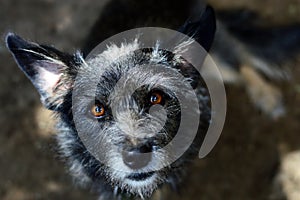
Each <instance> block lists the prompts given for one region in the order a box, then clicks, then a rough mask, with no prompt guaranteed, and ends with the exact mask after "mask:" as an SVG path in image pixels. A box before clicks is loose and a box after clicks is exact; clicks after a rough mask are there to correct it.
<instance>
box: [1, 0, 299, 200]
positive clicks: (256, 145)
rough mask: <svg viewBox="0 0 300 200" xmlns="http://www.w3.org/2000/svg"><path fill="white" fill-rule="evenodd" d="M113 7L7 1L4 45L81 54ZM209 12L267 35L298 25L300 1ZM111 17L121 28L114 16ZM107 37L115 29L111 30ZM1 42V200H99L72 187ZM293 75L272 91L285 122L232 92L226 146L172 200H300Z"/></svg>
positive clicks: (254, 1) (232, 4)
mask: <svg viewBox="0 0 300 200" xmlns="http://www.w3.org/2000/svg"><path fill="white" fill-rule="evenodd" d="M114 1H115V0H101V1H95V0H84V1H71V0H66V1H58V0H0V35H1V36H2V38H3V39H4V36H5V34H6V33H7V32H8V31H13V32H16V33H18V34H19V35H21V36H22V37H24V38H27V39H30V40H32V41H35V42H41V43H46V44H52V45H55V47H56V48H58V49H60V50H64V51H68V52H75V51H76V50H77V49H80V48H81V47H82V46H83V45H84V43H85V41H86V40H87V36H88V35H89V32H90V30H91V28H92V26H93V24H94V23H95V22H96V20H97V18H98V17H99V16H100V15H101V13H103V12H104V11H105V9H107V5H108V4H110V5H112V4H114ZM162 1H163V0H162ZM123 2H126V1H125V0H124V1H123ZM130 2H131V1H130ZM145 2H146V1H145ZM149 2H150V1H148V3H149ZM173 3H174V4H176V3H177V2H176V1H173ZM181 3H182V2H181ZM209 3H210V4H211V5H212V6H213V7H214V8H216V9H217V10H221V9H222V10H223V9H229V10H230V9H240V8H243V9H249V10H251V11H255V12H258V13H259V15H260V16H261V18H262V19H264V23H265V24H266V25H269V26H273V25H274V26H275V25H284V24H294V23H300V1H299V0H285V1H282V0H264V1H261V0H251V1H248V0H210V1H209ZM116 6H118V4H117V5H116ZM145 8H147V7H145ZM161 12H167V11H166V10H163V9H162V10H161ZM106 17H107V18H110V17H111V18H113V17H114V13H113V12H112V13H110V15H106ZM133 20H135V19H133ZM107 21H109V20H107ZM105 27H107V29H109V28H110V27H109V24H108V25H106V26H105ZM111 28H113V27H111ZM109 31H110V30H105V29H104V30H103V32H104V33H106V32H109ZM3 39H2V40H1V41H0V63H1V67H0V127H1V128H0V130H1V131H0V199H3V200H19V199H20V200H23V199H24V200H25V199H74V200H75V199H96V195H95V194H92V193H90V192H89V191H88V190H85V189H82V188H81V187H79V186H76V184H74V183H73V181H72V178H71V177H70V176H69V175H68V173H67V169H65V167H64V163H63V162H62V161H61V160H60V159H59V158H58V157H57V156H56V154H55V148H56V146H55V140H54V139H53V137H54V135H55V130H54V128H53V124H54V119H52V118H51V114H50V112H49V111H47V110H45V109H43V108H42V106H41V104H40V101H39V96H38V94H37V92H36V91H35V89H34V88H33V86H32V85H31V83H30V81H29V80H28V79H27V78H26V77H25V76H24V75H23V73H22V72H21V71H20V70H19V69H18V67H17V65H16V64H15V63H14V61H13V58H12V57H11V55H10V54H9V52H8V51H7V49H6V47H5V43H4V42H3ZM291 70H292V73H291V74H292V75H293V77H292V78H291V80H290V81H286V82H278V83H276V82H275V83H274V84H275V85H276V86H277V87H279V88H280V89H281V90H282V91H283V96H284V103H285V105H286V110H287V113H286V115H285V116H283V117H281V118H279V119H277V120H273V119H270V118H269V117H268V116H266V115H265V114H263V113H261V112H260V111H259V110H257V109H255V108H254V106H253V105H252V104H251V103H250V100H249V97H248V96H247V94H246V91H245V88H244V87H240V86H238V85H228V86H226V90H227V96H228V113H227V119H226V124H225V128H224V131H223V133H222V135H221V138H220V140H219V142H218V143H217V145H216V147H215V148H214V150H213V151H212V152H211V153H210V154H209V156H207V157H206V158H204V159H202V160H196V161H195V164H194V165H192V166H191V168H190V169H189V171H188V176H187V180H185V181H186V182H185V184H184V186H183V187H182V188H180V189H181V192H180V194H179V195H178V194H175V193H173V192H171V191H167V192H166V196H167V198H166V199H178V200H179V199H183V200H188V199H189V200H190V199H201V200H206V199H207V200H219V199H220V200H221V199H222V200H227V199H228V200H248V199H249V200H253V199H257V200H263V199H271V200H284V199H287V200H299V199H300V151H299V149H300V62H295V64H294V67H292V69H291Z"/></svg>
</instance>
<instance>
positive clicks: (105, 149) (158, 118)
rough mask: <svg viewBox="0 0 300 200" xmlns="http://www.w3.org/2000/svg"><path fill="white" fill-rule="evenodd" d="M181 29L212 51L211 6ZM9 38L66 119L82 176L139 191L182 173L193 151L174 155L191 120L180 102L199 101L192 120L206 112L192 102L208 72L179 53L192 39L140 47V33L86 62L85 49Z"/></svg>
mask: <svg viewBox="0 0 300 200" xmlns="http://www.w3.org/2000/svg"><path fill="white" fill-rule="evenodd" d="M181 32H183V33H186V34H188V35H189V36H191V37H192V38H193V39H191V40H190V41H195V40H196V41H197V42H199V43H200V44H201V45H202V46H203V47H204V49H206V50H208V49H209V47H210V46H211V43H212V40H213V37H214V32H215V19H214V15H213V11H212V10H211V9H210V8H208V9H207V10H206V12H205V13H204V14H203V15H202V17H201V18H200V19H198V20H197V21H188V22H187V23H186V24H185V25H184V26H183V27H182V29H181ZM6 41H7V46H8V48H9V49H10V51H11V52H12V54H13V55H14V57H15V60H16V61H17V63H18V65H19V66H20V68H21V69H22V70H23V72H24V73H25V74H26V75H27V76H28V78H29V79H30V80H31V81H32V83H33V85H34V86H35V87H36V88H37V90H38V92H39V93H40V95H41V101H42V102H43V104H44V105H45V107H46V108H48V109H51V110H53V111H54V112H56V113H57V114H58V115H59V116H60V117H61V121H62V122H61V131H62V132H64V134H65V135H64V136H63V137H61V138H63V139H61V141H60V142H61V145H62V148H64V151H66V152H64V153H65V154H66V155H67V156H68V157H70V162H73V164H74V163H76V165H80V169H81V172H82V173H83V174H85V175H87V176H88V177H89V178H90V179H91V180H92V181H94V182H100V181H99V180H98V179H103V180H105V181H106V182H108V183H109V184H110V185H111V186H113V187H115V188H117V190H118V188H120V189H121V190H124V191H126V192H128V193H131V194H134V195H140V196H150V195H151V194H152V192H153V191H154V189H156V188H157V187H158V186H159V185H160V184H161V183H164V182H168V181H169V182H172V179H176V176H174V177H172V173H173V172H174V171H176V170H177V169H178V167H179V165H180V164H181V163H183V162H184V161H185V160H186V158H184V156H187V154H189V153H193V151H190V152H189V151H188V153H186V154H184V155H183V156H182V158H180V159H178V160H177V161H175V160H174V152H173V149H172V145H168V144H169V143H170V141H171V140H172V139H173V138H174V137H175V136H176V134H177V132H178V130H179V129H180V124H181V122H182V121H184V119H183V118H182V115H181V114H182V112H183V109H185V108H183V107H182V103H181V101H182V100H185V101H190V102H189V105H191V104H192V105H196V106H195V107H194V108H195V109H194V110H195V111H191V112H189V113H190V116H189V117H190V118H189V119H193V117H194V115H198V114H199V113H198V112H197V110H199V109H200V112H201V113H202V114H203V113H205V112H203V110H201V109H202V107H203V102H201V101H202V100H203V96H201V97H199V96H198V97H197V98H196V100H197V102H193V99H195V98H193V95H195V93H196V95H197V94H199V95H200V93H201V88H199V87H200V86H199V85H201V84H200V82H201V76H200V74H199V72H198V71H197V70H196V69H195V68H194V67H193V66H192V65H191V64H190V63H189V62H188V61H187V60H185V59H184V58H183V57H181V55H180V52H181V51H187V50H188V48H189V42H190V41H183V42H182V43H181V44H179V45H178V48H177V50H176V49H175V50H176V51H175V52H169V51H167V50H164V49H160V48H159V45H158V44H157V45H156V46H155V47H153V48H141V47H140V43H139V40H138V39H136V40H134V41H132V42H129V43H124V44H123V45H122V46H116V45H111V46H109V47H108V48H107V49H106V50H105V51H104V52H101V53H100V54H99V55H96V56H94V57H93V58H91V59H89V60H86V61H85V60H84V59H83V58H82V56H81V55H80V54H79V53H78V54H75V55H69V54H66V53H62V52H60V51H58V50H56V49H54V48H52V47H49V46H45V45H39V44H35V43H31V42H27V41H25V40H23V39H22V38H20V37H19V36H16V35H14V34H11V33H10V34H8V35H7V39H6ZM193 103H196V104H193ZM199 105H200V106H199ZM198 107H199V109H198ZM196 108H197V109H196ZM206 114H207V113H206ZM186 121H188V120H186ZM188 124H189V123H188V122H187V124H186V125H185V126H188ZM185 130H186V129H185ZM187 132H188V131H187ZM186 134H188V133H186ZM184 138H185V137H182V138H181V142H182V143H184ZM173 161H174V162H173ZM74 165H75V164H74ZM78 174H80V173H78ZM79 178H80V177H79Z"/></svg>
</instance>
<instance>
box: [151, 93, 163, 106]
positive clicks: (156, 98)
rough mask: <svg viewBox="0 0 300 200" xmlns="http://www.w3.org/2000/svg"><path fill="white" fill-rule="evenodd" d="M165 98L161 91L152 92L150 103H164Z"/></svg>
mask: <svg viewBox="0 0 300 200" xmlns="http://www.w3.org/2000/svg"><path fill="white" fill-rule="evenodd" d="M163 100H164V99H163V95H162V94H161V93H160V92H152V94H151V96H150V103H151V104H152V105H156V104H162V102H163Z"/></svg>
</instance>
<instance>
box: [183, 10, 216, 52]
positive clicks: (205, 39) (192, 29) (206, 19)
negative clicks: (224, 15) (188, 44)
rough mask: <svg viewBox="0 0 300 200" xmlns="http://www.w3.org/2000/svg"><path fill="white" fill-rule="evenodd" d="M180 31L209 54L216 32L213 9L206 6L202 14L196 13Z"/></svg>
mask: <svg viewBox="0 0 300 200" xmlns="http://www.w3.org/2000/svg"><path fill="white" fill-rule="evenodd" d="M178 31H179V32H181V33H183V34H186V35H188V36H189V37H192V38H193V39H194V40H195V41H197V42H198V43H199V44H201V46H202V47H203V48H204V49H205V50H206V51H207V52H208V51H209V49H210V47H211V45H212V43H213V40H214V37H215V32H216V17H215V12H214V10H213V8H212V7H210V6H206V8H205V9H204V11H202V12H201V13H200V14H199V13H194V14H193V15H192V16H191V17H190V18H189V19H188V20H187V21H186V22H185V24H184V25H183V26H182V27H180V28H179V30H178Z"/></svg>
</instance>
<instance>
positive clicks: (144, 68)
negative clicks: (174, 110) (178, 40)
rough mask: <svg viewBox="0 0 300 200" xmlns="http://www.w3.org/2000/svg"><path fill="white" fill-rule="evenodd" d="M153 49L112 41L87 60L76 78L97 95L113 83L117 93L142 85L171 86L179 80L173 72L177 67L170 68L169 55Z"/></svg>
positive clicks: (135, 42) (105, 91) (104, 93)
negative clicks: (104, 48) (102, 50)
mask: <svg viewBox="0 0 300 200" xmlns="http://www.w3.org/2000/svg"><path fill="white" fill-rule="evenodd" d="M156 49H158V48H153V49H150V48H148V49H147V50H145V49H139V44H138V42H137V41H134V42H133V43H129V44H122V45H121V46H119V47H118V46H116V45H111V46H110V47H108V49H107V50H106V51H104V52H103V53H101V54H99V55H97V56H95V57H93V58H92V59H90V60H88V61H87V62H86V63H87V65H86V66H83V68H82V70H81V72H82V73H80V74H81V77H80V78H78V79H77V80H78V81H79V82H80V85H85V87H90V89H92V90H97V93H98V95H100V96H101V95H103V96H108V95H109V94H110V93H111V91H112V90H115V87H116V85H117V86H118V88H119V89H120V88H121V89H120V91H119V92H120V93H124V92H126V91H128V90H129V91H130V90H131V89H132V88H134V89H137V88H139V87H141V86H144V85H147V86H148V88H149V89H151V88H154V87H156V86H171V85H172V84H173V82H177V81H178V78H179V77H178V75H176V73H174V72H177V70H176V69H174V68H172V66H171V65H172V64H171V62H170V58H168V57H166V55H165V54H163V53H161V52H160V51H158V50H156ZM158 65H159V66H158ZM172 72H173V73H172ZM131 92H132V91H131Z"/></svg>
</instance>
